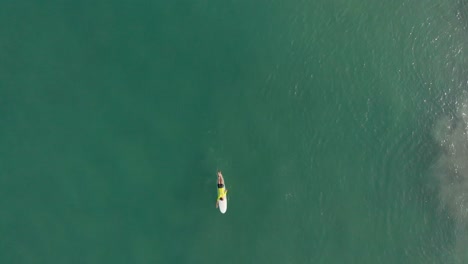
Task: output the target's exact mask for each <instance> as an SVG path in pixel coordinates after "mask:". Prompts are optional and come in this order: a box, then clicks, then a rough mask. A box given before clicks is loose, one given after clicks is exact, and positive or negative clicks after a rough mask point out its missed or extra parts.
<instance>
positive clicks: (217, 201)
mask: <svg viewBox="0 0 468 264" xmlns="http://www.w3.org/2000/svg"><path fill="white" fill-rule="evenodd" d="M218 203H219V200H216V208H218Z"/></svg>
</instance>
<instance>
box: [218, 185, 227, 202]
mask: <svg viewBox="0 0 468 264" xmlns="http://www.w3.org/2000/svg"><path fill="white" fill-rule="evenodd" d="M226 194H227V190H226V189H225V188H224V187H221V188H218V200H219V199H221V198H223V199H224V197H225V196H226Z"/></svg>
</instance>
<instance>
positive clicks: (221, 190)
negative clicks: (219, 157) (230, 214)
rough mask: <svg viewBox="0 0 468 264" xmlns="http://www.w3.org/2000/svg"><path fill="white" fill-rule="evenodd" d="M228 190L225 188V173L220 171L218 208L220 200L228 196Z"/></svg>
mask: <svg viewBox="0 0 468 264" xmlns="http://www.w3.org/2000/svg"><path fill="white" fill-rule="evenodd" d="M227 192H228V190H227V189H225V188H224V178H223V174H222V173H221V172H220V171H218V199H216V208H218V203H219V201H222V200H223V199H224V197H226V194H227Z"/></svg>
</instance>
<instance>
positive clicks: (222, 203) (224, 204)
mask: <svg viewBox="0 0 468 264" xmlns="http://www.w3.org/2000/svg"><path fill="white" fill-rule="evenodd" d="M218 207H219V211H220V212H221V213H223V214H224V213H226V211H227V194H226V195H225V196H224V198H223V200H219V201H218Z"/></svg>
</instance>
